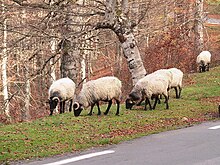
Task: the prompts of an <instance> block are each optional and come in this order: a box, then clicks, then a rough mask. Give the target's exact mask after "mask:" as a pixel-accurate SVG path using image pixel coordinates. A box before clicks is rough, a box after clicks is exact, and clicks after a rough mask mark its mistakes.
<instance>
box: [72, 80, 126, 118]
mask: <svg viewBox="0 0 220 165" xmlns="http://www.w3.org/2000/svg"><path fill="white" fill-rule="evenodd" d="M121 87H122V84H121V81H120V80H119V79H118V78H116V77H113V76H107V77H102V78H99V79H96V80H91V81H88V82H86V83H85V84H83V87H82V89H81V91H80V93H79V94H78V96H77V97H76V100H75V103H74V105H73V108H74V115H75V116H79V115H80V113H81V111H82V110H83V109H84V108H87V107H89V106H91V110H90V112H89V115H92V110H93V107H94V106H95V105H97V107H98V115H100V114H101V111H100V107H99V101H105V102H108V107H107V109H106V111H105V112H104V114H105V115H107V114H108V112H109V109H110V107H111V105H112V100H113V99H114V100H115V101H116V104H117V112H116V115H119V106H120V97H121Z"/></svg>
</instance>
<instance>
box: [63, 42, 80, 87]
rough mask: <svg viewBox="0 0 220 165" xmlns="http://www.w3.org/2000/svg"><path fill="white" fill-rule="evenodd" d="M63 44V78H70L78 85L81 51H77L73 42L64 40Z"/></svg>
mask: <svg viewBox="0 0 220 165" xmlns="http://www.w3.org/2000/svg"><path fill="white" fill-rule="evenodd" d="M61 43H62V46H61V50H62V55H61V66H60V70H61V77H62V78H63V77H69V78H70V79H72V80H73V81H74V82H75V83H76V84H77V77H78V74H79V73H78V69H77V68H79V63H78V56H79V51H77V50H75V49H76V48H75V46H74V45H71V42H70V41H68V40H63V41H61Z"/></svg>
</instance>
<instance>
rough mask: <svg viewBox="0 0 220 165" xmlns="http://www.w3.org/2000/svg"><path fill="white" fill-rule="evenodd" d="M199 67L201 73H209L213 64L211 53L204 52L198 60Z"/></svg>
mask: <svg viewBox="0 0 220 165" xmlns="http://www.w3.org/2000/svg"><path fill="white" fill-rule="evenodd" d="M196 62H197V64H198V65H199V72H205V71H209V65H210V62H211V53H210V52H209V51H202V52H201V53H200V54H199V55H198V56H197V59H196Z"/></svg>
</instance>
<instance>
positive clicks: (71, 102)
mask: <svg viewBox="0 0 220 165" xmlns="http://www.w3.org/2000/svg"><path fill="white" fill-rule="evenodd" d="M72 106H73V100H72V99H71V100H70V108H69V112H72Z"/></svg>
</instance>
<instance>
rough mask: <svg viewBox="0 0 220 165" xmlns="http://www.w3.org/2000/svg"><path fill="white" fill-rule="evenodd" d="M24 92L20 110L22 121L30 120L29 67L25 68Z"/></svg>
mask: <svg viewBox="0 0 220 165" xmlns="http://www.w3.org/2000/svg"><path fill="white" fill-rule="evenodd" d="M24 69H25V80H26V81H25V86H24V87H25V92H24V108H23V110H22V114H21V115H22V121H29V120H30V112H29V110H30V98H31V97H30V96H31V85H30V77H29V75H30V73H29V65H28V64H27V65H26V66H25V68H24Z"/></svg>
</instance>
